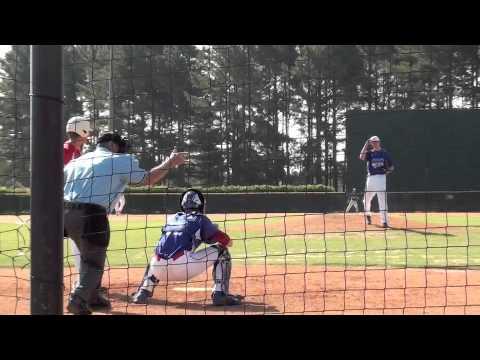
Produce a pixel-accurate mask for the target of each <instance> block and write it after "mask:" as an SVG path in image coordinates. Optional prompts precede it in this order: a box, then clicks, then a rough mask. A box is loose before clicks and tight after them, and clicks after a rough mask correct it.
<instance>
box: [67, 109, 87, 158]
mask: <svg viewBox="0 0 480 360" xmlns="http://www.w3.org/2000/svg"><path fill="white" fill-rule="evenodd" d="M66 131H67V135H68V140H67V141H65V143H64V144H63V166H65V165H67V164H68V163H69V162H70V161H71V160H73V159H76V158H78V157H79V156H80V155H81V154H82V148H83V145H84V144H87V143H88V137H89V136H90V135H91V132H92V128H91V127H90V121H89V120H87V119H85V118H84V117H82V116H74V117H72V118H70V120H68V122H67V129H66Z"/></svg>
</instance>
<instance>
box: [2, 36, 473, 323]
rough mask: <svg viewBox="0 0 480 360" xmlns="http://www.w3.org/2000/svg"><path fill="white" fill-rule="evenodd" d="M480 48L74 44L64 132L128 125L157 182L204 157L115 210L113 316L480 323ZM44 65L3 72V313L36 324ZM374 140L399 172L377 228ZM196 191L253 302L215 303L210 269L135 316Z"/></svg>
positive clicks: (170, 285) (125, 131)
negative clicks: (34, 169) (367, 207)
mask: <svg viewBox="0 0 480 360" xmlns="http://www.w3.org/2000/svg"><path fill="white" fill-rule="evenodd" d="M478 49H479V47H478V46H477V45H469V46H447V45H441V46H440V45H439V46H436V45H416V46H400V45H390V46H385V45H383V46H380V45H378V46H377V45H368V46H366V45H214V46H211V45H102V46H100V45H66V46H64V95H65V97H64V121H65V124H66V122H67V120H68V119H69V118H71V117H72V116H77V115H82V116H84V117H86V118H88V119H89V120H90V121H91V124H92V126H93V127H94V129H95V132H94V135H93V136H92V139H91V141H90V144H87V145H86V146H84V148H83V149H82V152H83V153H88V152H90V151H92V150H94V148H95V140H96V138H97V137H98V136H99V135H101V134H102V133H105V132H107V131H115V132H118V133H119V134H121V135H122V136H124V137H126V138H127V139H128V141H129V143H130V149H129V151H130V153H132V154H134V155H135V156H136V157H137V158H138V160H139V163H140V166H141V167H142V168H144V169H146V170H149V169H151V168H152V167H154V166H156V165H158V164H160V163H161V162H162V161H163V160H165V159H166V158H167V157H168V156H169V154H170V153H171V151H172V149H173V148H176V149H177V150H178V151H183V152H188V154H189V160H190V161H189V162H188V163H187V164H185V165H184V166H181V167H179V168H177V169H173V170H172V171H170V173H169V174H168V176H167V177H166V179H165V180H164V181H163V182H162V183H161V184H158V185H157V186H153V187H129V188H128V190H127V191H126V192H125V194H124V197H125V207H124V208H123V210H122V211H121V212H115V211H112V214H110V215H109V221H110V230H111V239H110V244H109V248H108V252H107V263H106V266H105V272H104V276H103V283H102V286H103V287H104V288H105V292H106V294H107V295H108V297H109V299H110V301H111V303H112V307H111V309H106V310H98V312H99V313H107V314H187V315H193V314H433V313H441V314H445V313H447V314H449V313H461V314H470V313H478V312H480V272H479V271H478V270H477V267H478V265H480V251H479V249H480V248H479V246H480V232H479V230H478V227H479V225H480V215H479V214H478V211H479V210H478V209H477V205H476V204H477V203H478V202H476V201H475V199H476V198H478V197H479V194H478V190H479V189H477V187H478V186H477V185H476V183H475V181H473V180H472V179H475V176H476V175H475V174H476V172H477V169H476V168H474V167H475V164H476V161H477V160H476V159H477V158H478V157H476V156H475V154H474V153H473V149H472V146H471V145H472V144H473V138H474V134H475V133H476V132H475V131H476V129H477V127H476V126H475V121H474V118H475V117H476V115H477V111H478V101H479V95H478V91H477V89H478V77H479V74H478V71H479V69H478V61H479V60H478V59H479V56H480V54H479V50H478ZM28 61H29V47H28V46H22V45H15V46H12V47H11V48H9V49H7V52H6V54H5V56H4V58H3V59H2V60H0V67H1V70H2V74H1V78H0V93H1V94H0V96H1V98H0V116H1V118H0V121H1V123H0V138H1V141H0V148H1V151H0V186H1V193H0V197H1V199H2V200H1V202H0V208H1V214H2V215H1V216H0V300H1V301H0V313H7V314H13V313H16V314H28V313H29V308H28V305H29V297H30V293H29V280H28V279H29V256H30V253H29V237H30V235H29V222H28V219H29V202H28V200H29V140H30V137H29V110H28V109H29V106H28V105H29V98H28V89H29V81H30V79H29V63H28ZM459 113H461V115H460V116H459V115H458V114H459ZM453 114H455V115H453ZM427 118H428V119H427ZM457 124H461V125H459V126H461V128H462V129H463V131H462V132H455V129H456V125H457ZM447 128H448V129H450V130H446V129H447ZM393 129H395V130H393ZM452 129H453V130H452ZM448 132H451V133H452V134H454V137H455V142H454V143H453V142H452V141H448V139H449V137H448V134H447V133H448ZM434 133H436V134H437V135H438V136H435V135H433V134H434ZM372 135H378V136H380V137H381V138H382V141H383V144H384V145H385V147H386V148H387V150H388V151H390V152H391V155H392V158H393V160H394V163H395V166H396V170H395V171H394V172H393V173H392V174H390V175H388V181H387V199H388V207H389V214H388V217H389V218H388V219H389V227H387V228H384V227H383V226H382V221H381V220H380V218H379V215H378V213H376V211H377V207H376V205H375V201H374V202H373V211H374V213H373V214H372V224H368V223H367V221H366V218H365V216H364V215H365V214H364V204H363V202H362V199H363V195H364V187H365V176H366V170H365V164H362V162H361V161H360V160H359V159H358V153H359V152H360V149H361V147H362V145H363V143H364V141H365V140H366V138H367V137H370V136H372ZM402 144H403V145H402ZM434 149H435V150H434ZM446 159H448V161H447V160H446ZM442 174H443V175H444V178H443V180H442V178H441V177H442ZM455 174H457V176H455ZM470 174H472V176H469V175H470ZM400 179H401V180H400ZM189 187H194V188H197V189H200V190H201V191H202V192H203V193H204V195H205V198H206V201H207V206H206V215H207V216H208V217H209V218H210V219H211V220H212V222H214V223H216V224H218V226H219V229H221V230H222V231H224V232H226V233H227V234H228V235H229V236H230V237H231V239H232V240H233V246H232V247H231V248H229V251H230V255H231V258H232V273H231V280H230V292H231V293H233V294H238V295H241V296H242V297H244V298H243V301H242V303H241V304H240V305H236V306H231V307H226V306H213V305H212V304H211V297H210V294H211V289H212V286H213V278H212V269H211V268H208V269H207V268H206V269H205V271H204V272H202V273H201V274H199V275H197V276H195V277H191V278H189V279H186V280H182V281H173V280H172V281H166V282H161V283H159V284H158V285H157V287H156V289H155V292H154V294H153V296H152V297H151V298H149V299H148V301H147V303H146V304H135V303H133V302H132V298H131V295H132V293H134V292H135V291H136V290H137V288H138V286H139V285H140V284H141V282H142V279H143V275H144V271H145V268H146V266H147V264H148V263H149V262H150V259H151V257H152V255H153V254H154V249H155V247H156V244H157V242H158V240H159V238H160V236H161V233H162V227H163V226H164V225H165V224H166V222H167V221H168V216H169V215H171V214H174V213H175V212H176V211H178V210H179V201H180V194H181V193H182V192H183V191H184V190H185V189H187V188H189ZM46 206H48V204H46ZM64 254H65V259H64V265H65V271H64V275H65V281H64V285H65V286H64V295H65V304H66V302H67V301H66V299H67V297H68V294H69V293H70V291H72V289H73V288H74V286H75V284H76V282H77V281H78V269H77V268H76V267H75V255H74V254H72V249H71V243H70V240H69V239H66V240H65V251H64ZM172 266H174V265H172Z"/></svg>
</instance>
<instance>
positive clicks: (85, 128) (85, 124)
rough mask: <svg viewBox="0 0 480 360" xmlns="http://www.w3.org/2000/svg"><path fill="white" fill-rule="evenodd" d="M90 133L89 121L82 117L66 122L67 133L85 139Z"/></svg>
mask: <svg viewBox="0 0 480 360" xmlns="http://www.w3.org/2000/svg"><path fill="white" fill-rule="evenodd" d="M91 131H92V128H91V127H90V121H88V120H87V119H85V118H84V117H82V116H74V117H72V118H70V119H69V120H68V122H67V132H74V133H77V134H78V135H80V136H81V137H84V138H86V137H88V136H89V135H90V132H91Z"/></svg>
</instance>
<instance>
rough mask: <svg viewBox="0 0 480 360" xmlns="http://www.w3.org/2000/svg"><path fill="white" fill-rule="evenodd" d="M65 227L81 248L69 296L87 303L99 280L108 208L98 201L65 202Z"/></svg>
mask: <svg viewBox="0 0 480 360" xmlns="http://www.w3.org/2000/svg"><path fill="white" fill-rule="evenodd" d="M64 227H65V236H68V237H70V238H71V239H72V240H73V241H74V242H75V244H76V245H77V246H78V249H79V250H80V281H79V283H78V285H77V287H76V288H75V290H74V291H73V294H72V295H77V296H79V297H80V298H82V299H83V300H84V301H86V302H90V300H91V299H92V297H93V296H94V295H95V292H96V289H97V288H98V287H99V285H100V284H101V282H102V277H103V268H104V266H105V259H106V256H107V247H108V243H109V242H110V226H109V223H108V217H107V211H106V209H105V208H104V207H103V206H100V205H97V204H87V203H76V202H65V206H64Z"/></svg>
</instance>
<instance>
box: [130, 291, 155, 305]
mask: <svg viewBox="0 0 480 360" xmlns="http://www.w3.org/2000/svg"><path fill="white" fill-rule="evenodd" d="M152 296H153V294H152V293H151V292H150V291H148V290H145V289H140V290H138V291H137V292H136V293H135V294H133V296H132V302H133V303H134V304H146V303H147V302H148V299H149V298H151V297H152Z"/></svg>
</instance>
